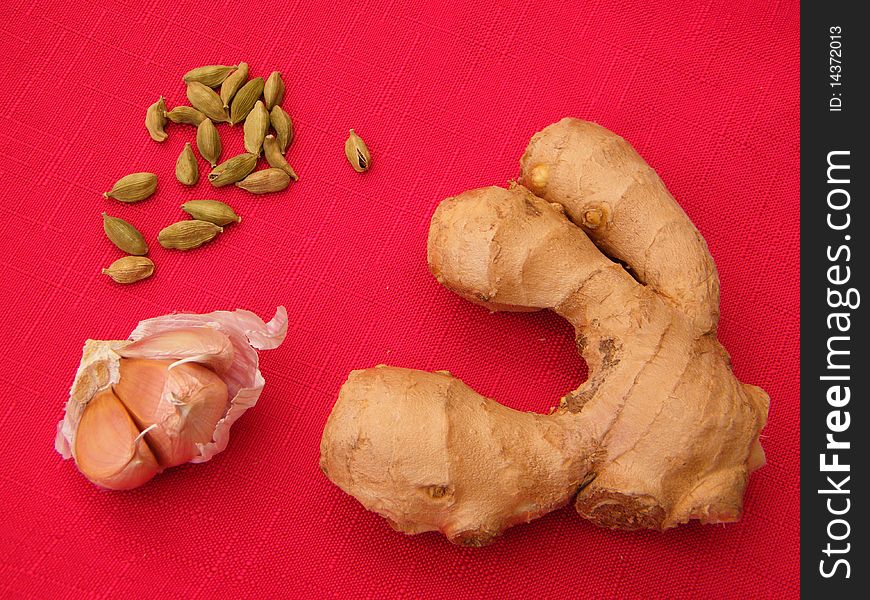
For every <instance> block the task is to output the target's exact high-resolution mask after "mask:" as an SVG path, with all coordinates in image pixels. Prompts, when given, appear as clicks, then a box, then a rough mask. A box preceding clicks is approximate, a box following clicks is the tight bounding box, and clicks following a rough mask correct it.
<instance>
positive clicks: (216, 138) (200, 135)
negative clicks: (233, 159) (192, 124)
mask: <svg viewBox="0 0 870 600" xmlns="http://www.w3.org/2000/svg"><path fill="white" fill-rule="evenodd" d="M196 147H197V148H198V149H199V153H200V154H202V157H203V158H204V159H206V160H207V161H208V164H210V165H211V166H212V167H214V166H215V165H216V164H217V163H218V161H219V160H220V158H221V151H222V148H221V137H220V135H218V130H217V127H215V126H214V123H212V121H211V119H205V120H204V121H203V122H202V123H200V124H199V127H197V128H196Z"/></svg>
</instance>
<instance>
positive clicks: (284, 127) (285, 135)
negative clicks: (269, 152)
mask: <svg viewBox="0 0 870 600" xmlns="http://www.w3.org/2000/svg"><path fill="white" fill-rule="evenodd" d="M269 120H270V121H271V123H272V129H274V130H275V134H276V135H277V136H278V147H279V148H280V149H281V154H286V152H287V148H288V147H289V146H290V144H291V143H293V133H294V132H293V121H292V119H290V115H288V114H287V113H286V112H285V111H284V109H283V108H281V107H280V106H275V107H273V108H272V112H271V113H270V115H269Z"/></svg>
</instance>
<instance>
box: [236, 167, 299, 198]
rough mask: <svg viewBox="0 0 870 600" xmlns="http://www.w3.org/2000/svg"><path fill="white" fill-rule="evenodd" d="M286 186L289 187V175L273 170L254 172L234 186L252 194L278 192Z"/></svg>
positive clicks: (280, 170) (282, 171)
mask: <svg viewBox="0 0 870 600" xmlns="http://www.w3.org/2000/svg"><path fill="white" fill-rule="evenodd" d="M288 185H290V175H289V174H288V173H287V172H286V171H284V170H282V169H275V168H272V169H263V170H262V171H255V172H254V173H251V174H250V175H248V176H247V177H245V178H244V179H243V180H242V181H239V182H238V183H237V184H236V186H238V187H240V188H242V189H243V190H245V191H247V192H251V193H252V194H270V193H272V192H280V191H281V190H283V189H286V188H287V186H288Z"/></svg>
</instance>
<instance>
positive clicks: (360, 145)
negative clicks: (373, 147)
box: [344, 129, 372, 173]
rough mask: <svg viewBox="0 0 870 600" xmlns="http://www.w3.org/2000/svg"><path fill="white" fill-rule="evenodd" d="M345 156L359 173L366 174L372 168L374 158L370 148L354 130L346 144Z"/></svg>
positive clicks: (351, 131)
mask: <svg viewBox="0 0 870 600" xmlns="http://www.w3.org/2000/svg"><path fill="white" fill-rule="evenodd" d="M344 155H345V156H347V160H348V161H349V162H350V166H352V167H353V169H354V171H356V172H357V173H364V172H366V171H368V170H369V167H371V164H372V157H371V154H369V149H368V146H366V143H365V142H364V141H363V140H362V138H361V137H360V136H358V135H357V134H356V132H354V130H353V129H351V130H350V135H349V136H348V138H347V141H346V142H345V143H344Z"/></svg>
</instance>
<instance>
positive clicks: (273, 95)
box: [263, 71, 284, 110]
mask: <svg viewBox="0 0 870 600" xmlns="http://www.w3.org/2000/svg"><path fill="white" fill-rule="evenodd" d="M263 98H264V99H265V101H266V108H267V109H269V110H272V108H273V107H275V106H278V105H279V104H281V102H282V101H283V100H284V80H283V79H281V73H280V72H278V71H272V74H271V75H269V78H268V79H267V80H266V84H265V85H264V86H263Z"/></svg>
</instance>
